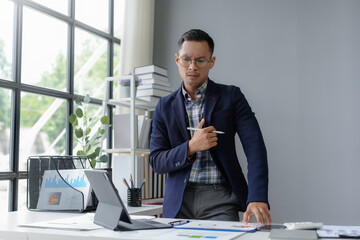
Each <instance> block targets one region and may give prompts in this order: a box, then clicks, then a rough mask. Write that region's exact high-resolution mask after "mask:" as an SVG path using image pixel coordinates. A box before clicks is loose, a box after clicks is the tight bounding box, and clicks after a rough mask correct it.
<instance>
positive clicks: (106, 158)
mask: <svg viewBox="0 0 360 240" xmlns="http://www.w3.org/2000/svg"><path fill="white" fill-rule="evenodd" d="M108 160H109V158H108V156H107V155H105V154H104V155H102V156H101V157H99V159H98V161H99V162H103V163H105V162H108Z"/></svg>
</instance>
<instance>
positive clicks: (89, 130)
mask: <svg viewBox="0 0 360 240" xmlns="http://www.w3.org/2000/svg"><path fill="white" fill-rule="evenodd" d="M90 132H91V128H88V129H87V130H86V133H85V135H86V136H87V135H89V134H90Z"/></svg>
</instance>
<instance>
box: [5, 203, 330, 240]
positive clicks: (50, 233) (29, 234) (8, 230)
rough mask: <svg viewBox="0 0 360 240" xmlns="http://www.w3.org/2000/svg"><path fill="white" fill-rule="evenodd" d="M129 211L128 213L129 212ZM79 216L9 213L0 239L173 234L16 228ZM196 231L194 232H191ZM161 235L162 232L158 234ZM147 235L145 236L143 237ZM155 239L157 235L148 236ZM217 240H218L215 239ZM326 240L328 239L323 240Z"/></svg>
mask: <svg viewBox="0 0 360 240" xmlns="http://www.w3.org/2000/svg"><path fill="white" fill-rule="evenodd" d="M130 211H131V209H129V212H130ZM80 214H81V213H59V212H31V211H25V212H10V213H6V216H5V218H1V219H0V239H1V240H49V239H51V240H63V239H66V240H115V239H116V240H119V239H123V240H124V239H125V240H127V239H132V240H148V239H149V237H146V236H145V232H147V231H158V232H157V233H159V231H176V230H173V229H163V230H143V231H128V232H115V231H112V230H108V229H105V228H100V229H96V230H90V231H77V230H59V229H44V228H31V227H20V226H18V225H19V224H20V223H34V222H41V221H48V220H54V219H62V218H67V217H75V216H79V215H80ZM155 220H156V221H159V222H164V223H168V222H170V221H172V220H173V219H165V218H156V219H155ZM195 231H196V230H195ZM162 233H163V232H162ZM146 234H148V233H146ZM152 236H153V237H155V238H153V239H156V236H157V235H154V234H153V235H152ZM268 236H269V232H259V231H257V232H255V233H245V234H243V235H241V236H238V237H237V238H235V239H237V240H267V239H268ZM219 240H221V238H219ZM326 240H330V239H326Z"/></svg>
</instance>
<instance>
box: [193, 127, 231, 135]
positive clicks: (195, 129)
mask: <svg viewBox="0 0 360 240" xmlns="http://www.w3.org/2000/svg"><path fill="white" fill-rule="evenodd" d="M201 129H202V128H194V127H188V128H187V130H193V131H197V130H201ZM212 132H213V133H217V134H225V133H224V132H222V131H212Z"/></svg>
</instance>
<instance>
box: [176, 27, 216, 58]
mask: <svg viewBox="0 0 360 240" xmlns="http://www.w3.org/2000/svg"><path fill="white" fill-rule="evenodd" d="M185 41H197V42H202V41H206V42H207V43H208V45H209V48H210V53H211V56H212V55H213V52H214V45H215V44H214V40H213V39H212V38H211V37H210V36H209V34H207V33H206V32H204V31H203V30H200V29H191V30H189V31H187V32H186V33H184V34H183V35H182V36H181V37H180V39H179V41H178V45H179V49H181V47H182V44H183V43H184V42H185Z"/></svg>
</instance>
